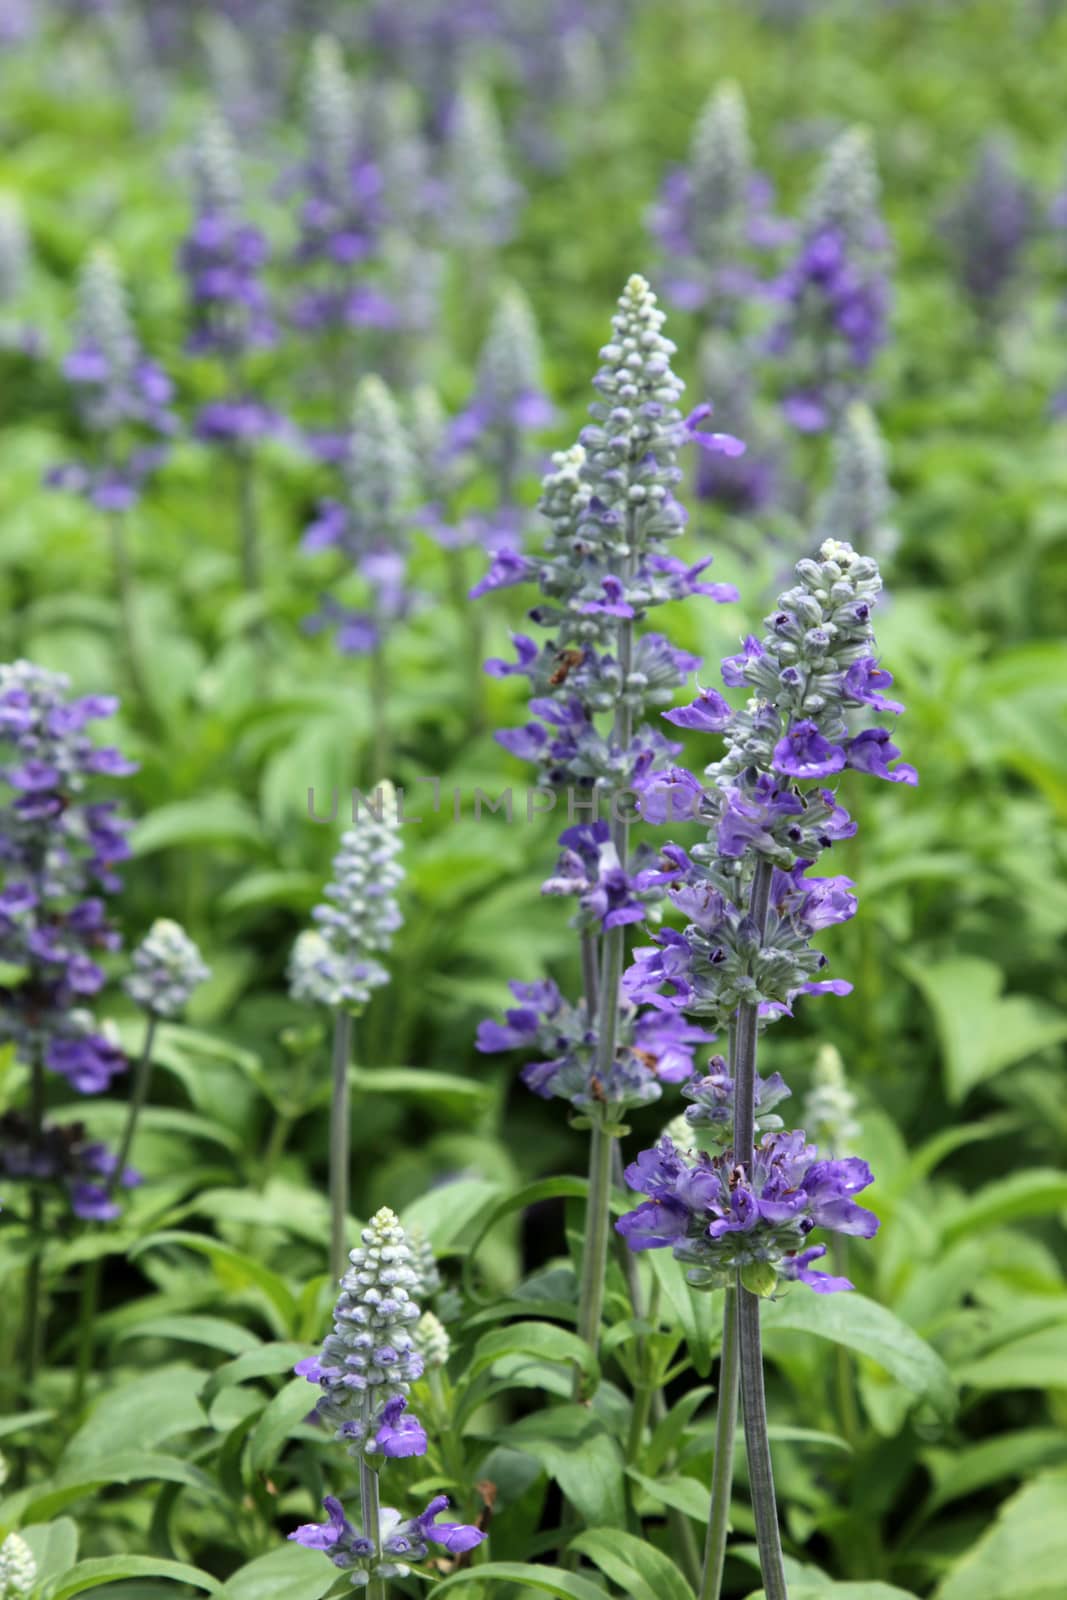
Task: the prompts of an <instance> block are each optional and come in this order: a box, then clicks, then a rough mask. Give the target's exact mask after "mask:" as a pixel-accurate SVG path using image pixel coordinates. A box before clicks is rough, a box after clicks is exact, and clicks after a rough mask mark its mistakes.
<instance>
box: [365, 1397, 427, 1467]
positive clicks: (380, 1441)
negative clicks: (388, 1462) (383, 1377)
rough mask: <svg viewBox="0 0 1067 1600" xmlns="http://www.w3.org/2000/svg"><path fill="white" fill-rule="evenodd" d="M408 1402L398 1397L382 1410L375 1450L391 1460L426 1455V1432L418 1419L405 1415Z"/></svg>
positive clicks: (375, 1438) (387, 1403)
mask: <svg viewBox="0 0 1067 1600" xmlns="http://www.w3.org/2000/svg"><path fill="white" fill-rule="evenodd" d="M406 1407H407V1400H406V1399H405V1398H404V1396H403V1395H397V1396H395V1397H394V1399H392V1400H388V1401H387V1402H386V1404H385V1406H384V1407H383V1409H382V1413H381V1417H380V1419H379V1426H378V1431H377V1433H376V1434H375V1435H374V1446H375V1449H377V1450H380V1451H381V1452H382V1454H383V1455H385V1456H389V1457H391V1458H396V1457H401V1456H423V1455H425V1454H426V1430H425V1428H424V1427H423V1425H422V1423H421V1422H420V1421H419V1419H418V1417H415V1416H409V1415H405V1410H406Z"/></svg>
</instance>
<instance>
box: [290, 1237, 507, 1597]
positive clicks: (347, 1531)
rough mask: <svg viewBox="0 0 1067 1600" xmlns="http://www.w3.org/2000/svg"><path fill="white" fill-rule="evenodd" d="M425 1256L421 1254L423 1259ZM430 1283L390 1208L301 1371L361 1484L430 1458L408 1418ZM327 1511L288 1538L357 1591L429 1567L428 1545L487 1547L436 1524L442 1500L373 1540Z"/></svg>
mask: <svg viewBox="0 0 1067 1600" xmlns="http://www.w3.org/2000/svg"><path fill="white" fill-rule="evenodd" d="M425 1254H426V1252H425V1250H423V1251H420V1255H421V1256H422V1257H425ZM430 1262H431V1264H432V1263H433V1257H432V1252H431V1254H430ZM433 1275H436V1269H434V1274H433ZM423 1283H424V1278H423V1275H422V1271H420V1261H419V1260H418V1259H417V1257H416V1254H415V1252H414V1251H413V1249H412V1246H411V1242H410V1241H409V1239H408V1237H407V1235H406V1234H405V1232H404V1230H403V1228H402V1227H401V1226H400V1223H399V1221H398V1220H397V1218H396V1216H395V1215H394V1214H393V1212H392V1211H390V1210H389V1209H388V1208H387V1207H384V1206H383V1207H382V1209H381V1210H380V1211H378V1212H376V1214H375V1215H374V1216H373V1217H372V1218H371V1221H370V1224H369V1225H368V1227H366V1228H365V1229H364V1230H363V1235H362V1243H361V1245H360V1247H359V1248H358V1249H356V1250H353V1251H352V1255H351V1266H350V1268H349V1270H348V1271H347V1272H346V1273H345V1275H344V1277H343V1278H342V1280H341V1293H340V1295H339V1296H338V1300H337V1304H336V1306H335V1308H334V1321H333V1331H332V1332H331V1333H329V1334H327V1336H326V1339H325V1341H324V1343H323V1346H322V1351H321V1353H320V1354H319V1355H317V1356H309V1357H308V1358H307V1359H306V1360H304V1361H300V1362H298V1363H297V1366H296V1371H297V1372H298V1373H300V1374H301V1375H302V1376H303V1377H305V1378H307V1380H308V1381H309V1383H316V1384H318V1385H319V1387H320V1389H321V1391H322V1394H321V1398H320V1400H319V1403H318V1407H317V1409H318V1412H319V1415H320V1416H321V1417H322V1418H323V1420H324V1421H325V1422H329V1423H332V1424H333V1425H334V1426H335V1428H336V1435H335V1437H336V1438H337V1439H339V1440H343V1441H344V1442H345V1443H347V1444H348V1446H349V1450H350V1453H351V1454H352V1455H354V1456H358V1457H359V1459H360V1463H361V1477H363V1478H365V1477H366V1475H367V1474H373V1475H374V1476H375V1477H376V1476H377V1473H378V1470H379V1468H380V1466H382V1465H383V1464H384V1462H385V1461H388V1460H403V1459H405V1458H406V1457H409V1456H422V1455H425V1454H426V1448H427V1439H426V1430H425V1429H424V1428H423V1426H422V1423H421V1422H420V1421H419V1420H418V1418H417V1417H415V1416H413V1415H412V1414H411V1413H410V1412H409V1411H408V1410H407V1397H408V1392H409V1390H410V1386H411V1384H412V1383H414V1382H415V1381H416V1380H417V1379H418V1378H420V1377H421V1376H422V1372H423V1357H422V1355H421V1354H420V1353H419V1350H418V1348H417V1345H416V1340H415V1338H413V1336H412V1334H413V1329H414V1325H415V1324H416V1323H417V1322H418V1321H419V1307H418V1305H417V1304H416V1303H415V1300H414V1299H413V1294H415V1293H417V1292H418V1291H419V1290H420V1288H421V1287H422V1286H423ZM366 1503H367V1502H366V1501H365V1502H364V1504H365V1505H366ZM374 1503H377V1495H375V1497H374ZM324 1505H325V1507H326V1511H327V1513H328V1516H329V1521H328V1522H327V1523H326V1524H321V1523H308V1524H306V1525H305V1526H304V1527H302V1528H297V1529H296V1530H295V1532H293V1533H291V1534H290V1535H289V1537H290V1538H291V1539H294V1540H295V1541H296V1542H297V1544H302V1545H305V1546H306V1547H307V1548H308V1549H310V1550H322V1551H324V1552H325V1553H326V1554H327V1555H329V1557H330V1559H331V1561H332V1562H333V1564H334V1566H336V1567H340V1568H341V1569H342V1570H344V1571H346V1572H351V1574H352V1581H353V1583H355V1584H357V1585H360V1586H363V1585H365V1584H366V1583H367V1582H368V1581H369V1580H370V1579H371V1578H390V1577H402V1576H404V1575H405V1574H406V1573H407V1571H408V1566H407V1562H409V1561H411V1562H414V1561H422V1560H424V1559H425V1557H426V1554H427V1551H428V1548H429V1544H430V1543H434V1544H440V1545H443V1546H444V1548H445V1549H446V1550H448V1551H450V1552H452V1553H453V1554H459V1553H460V1552H462V1551H464V1550H472V1549H473V1548H474V1546H475V1545H477V1544H480V1543H481V1541H482V1540H483V1539H484V1538H485V1535H484V1534H483V1533H482V1532H480V1530H479V1529H477V1528H474V1527H469V1526H467V1525H466V1524H464V1523H457V1522H441V1523H439V1522H437V1521H436V1518H437V1515H438V1513H439V1512H441V1511H443V1510H444V1509H445V1507H446V1506H447V1505H448V1500H447V1499H446V1498H445V1496H444V1495H439V1496H437V1497H436V1498H435V1499H434V1500H432V1501H431V1502H430V1504H429V1505H428V1506H427V1508H426V1510H425V1511H424V1512H422V1513H421V1514H420V1515H419V1516H417V1517H413V1518H411V1519H410V1520H408V1521H402V1520H401V1518H400V1516H399V1514H398V1513H397V1512H396V1511H392V1510H388V1509H385V1510H383V1511H382V1513H381V1518H380V1521H379V1525H378V1527H377V1528H376V1529H374V1531H373V1533H369V1532H368V1530H367V1529H366V1527H365V1528H364V1530H363V1532H362V1533H359V1532H357V1530H356V1529H355V1528H354V1527H353V1525H352V1524H351V1523H350V1522H349V1521H348V1520H347V1518H346V1517H345V1514H344V1508H343V1507H342V1505H341V1502H340V1501H339V1500H338V1499H336V1498H335V1497H334V1496H332V1495H330V1496H328V1497H327V1498H326V1500H325V1501H324Z"/></svg>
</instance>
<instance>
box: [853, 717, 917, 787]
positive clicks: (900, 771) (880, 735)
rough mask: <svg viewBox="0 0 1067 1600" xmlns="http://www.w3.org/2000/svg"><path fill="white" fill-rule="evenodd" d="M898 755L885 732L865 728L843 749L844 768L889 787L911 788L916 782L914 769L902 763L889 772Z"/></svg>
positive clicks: (898, 752)
mask: <svg viewBox="0 0 1067 1600" xmlns="http://www.w3.org/2000/svg"><path fill="white" fill-rule="evenodd" d="M899 754H900V751H899V749H898V748H897V746H896V745H895V744H894V743H893V741H892V739H891V738H890V736H889V734H888V732H887V731H886V729H885V728H866V729H864V731H863V732H862V733H859V734H857V735H856V737H855V738H854V739H849V740H848V742H847V744H846V745H845V766H846V767H851V768H852V769H853V770H854V771H856V772H868V773H870V775H871V776H872V777H874V778H884V779H886V781H887V782H889V783H906V784H908V785H909V786H910V787H912V788H914V786H915V785H916V784H917V783H918V781H919V774H918V773H917V772H916V770H915V768H914V767H911V766H908V764H907V762H904V761H902V762H901V763H900V765H899V766H897V767H894V768H893V769H892V770H890V767H889V763H890V762H891V761H894V760H895V759H896V758H897V756H899Z"/></svg>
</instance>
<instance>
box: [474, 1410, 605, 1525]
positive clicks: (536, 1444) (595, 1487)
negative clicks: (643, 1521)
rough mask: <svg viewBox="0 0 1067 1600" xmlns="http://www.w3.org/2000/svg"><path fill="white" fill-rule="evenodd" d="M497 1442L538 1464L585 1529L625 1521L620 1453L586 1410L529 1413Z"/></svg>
mask: <svg viewBox="0 0 1067 1600" xmlns="http://www.w3.org/2000/svg"><path fill="white" fill-rule="evenodd" d="M497 1439H498V1442H499V1443H501V1444H506V1445H511V1446H513V1447H515V1448H516V1449H519V1450H525V1451H526V1453H527V1454H528V1455H531V1456H533V1457H535V1459H536V1460H538V1461H540V1463H541V1465H542V1467H543V1468H544V1469H545V1471H546V1472H547V1473H548V1475H549V1477H550V1478H554V1479H555V1480H556V1482H557V1483H558V1484H559V1486H560V1488H561V1489H562V1491H563V1493H564V1495H565V1496H566V1498H567V1499H568V1500H569V1501H570V1503H571V1504H572V1505H573V1506H574V1508H575V1510H576V1511H577V1512H578V1513H579V1515H580V1516H581V1517H583V1518H584V1520H585V1521H586V1522H587V1523H588V1524H589V1525H590V1526H591V1527H600V1526H605V1525H609V1524H612V1523H616V1524H617V1523H623V1522H625V1520H626V1502H625V1496H624V1493H623V1462H622V1452H621V1451H620V1449H619V1446H618V1442H617V1441H616V1440H615V1439H614V1438H613V1437H612V1436H611V1434H609V1433H608V1432H607V1430H606V1429H605V1427H604V1425H603V1423H602V1422H600V1421H598V1419H597V1418H596V1417H595V1416H594V1415H593V1414H592V1412H591V1411H590V1410H589V1409H588V1408H587V1407H586V1406H580V1405H570V1406H556V1407H554V1408H553V1409H552V1410H551V1411H537V1412H534V1413H533V1415H531V1416H528V1417H522V1418H520V1419H519V1421H518V1422H513V1423H511V1424H509V1425H508V1426H507V1427H506V1428H503V1429H501V1431H500V1432H499V1434H498V1435H497Z"/></svg>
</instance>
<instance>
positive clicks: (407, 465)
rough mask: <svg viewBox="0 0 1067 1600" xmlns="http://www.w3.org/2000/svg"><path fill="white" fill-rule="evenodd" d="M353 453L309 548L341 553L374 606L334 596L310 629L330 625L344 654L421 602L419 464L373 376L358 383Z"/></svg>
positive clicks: (391, 402) (365, 647)
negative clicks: (412, 578) (411, 565)
mask: <svg viewBox="0 0 1067 1600" xmlns="http://www.w3.org/2000/svg"><path fill="white" fill-rule="evenodd" d="M346 450H347V453H346V456H345V458H344V460H343V462H342V463H341V471H342V476H343V479H344V497H343V499H333V500H322V501H320V502H319V505H318V508H317V511H316V516H315V519H314V521H313V522H311V523H310V524H309V525H308V527H307V528H306V529H305V531H304V539H303V549H304V550H305V552H307V553H309V554H311V553H314V552H315V551H319V550H328V549H334V550H338V551H340V553H341V554H342V555H344V556H345V557H346V558H347V559H348V561H349V562H350V563H351V564H352V568H353V571H354V572H355V573H356V574H357V575H358V577H359V578H360V579H361V580H362V582H363V584H364V585H365V587H366V589H367V590H368V591H369V594H370V603H369V606H368V607H367V608H366V609H360V610H353V609H350V608H348V607H346V606H343V605H341V604H340V603H339V602H338V601H337V600H336V599H335V598H334V597H332V596H328V597H326V598H325V599H324V601H323V603H322V605H321V606H320V609H319V612H318V614H317V615H316V616H314V617H312V618H310V619H309V620H308V622H307V623H306V624H305V626H306V627H307V628H308V630H309V631H311V632H318V631H320V630H321V629H323V628H331V629H333V630H335V631H336V638H337V645H338V648H339V649H340V650H341V651H342V652H343V653H345V654H362V653H365V652H368V651H371V650H373V649H375V648H376V646H378V645H380V644H381V643H382V642H383V640H384V639H385V638H386V636H387V634H388V630H389V628H390V627H391V626H392V625H393V624H395V623H396V622H398V621H400V620H401V619H402V618H403V617H405V616H407V615H408V613H409V612H410V610H411V609H412V607H413V606H414V605H415V604H416V602H417V596H416V595H415V594H414V592H413V591H412V590H411V588H410V587H409V584H408V576H407V563H408V545H409V533H410V525H411V513H412V502H413V499H414V494H415V486H416V485H415V462H414V458H413V455H412V448H411V443H410V441H409V439H408V436H407V432H406V429H405V427H404V423H403V421H402V419H401V416H400V412H399V409H398V407H397V404H396V401H395V399H394V398H393V395H392V393H391V391H390V389H389V388H388V386H387V385H386V384H385V383H384V382H383V381H382V379H381V378H379V377H378V376H377V375H376V374H374V373H370V374H368V375H367V376H366V377H365V378H363V379H361V380H360V383H359V385H358V386H357V388H356V395H355V400H354V402H353V406H352V420H351V431H350V433H349V438H348V443H347V446H346Z"/></svg>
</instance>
